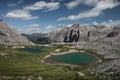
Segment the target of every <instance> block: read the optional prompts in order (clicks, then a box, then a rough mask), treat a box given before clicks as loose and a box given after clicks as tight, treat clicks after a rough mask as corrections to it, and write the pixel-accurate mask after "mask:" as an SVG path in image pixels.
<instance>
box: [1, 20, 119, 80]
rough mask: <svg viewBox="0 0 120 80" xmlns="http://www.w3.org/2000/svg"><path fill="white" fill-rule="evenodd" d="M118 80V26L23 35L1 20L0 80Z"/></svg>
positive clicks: (65, 29) (76, 25)
mask: <svg viewBox="0 0 120 80" xmlns="http://www.w3.org/2000/svg"><path fill="white" fill-rule="evenodd" d="M119 79H120V27H119V26H118V27H108V26H104V25H99V26H87V25H82V24H74V25H72V26H70V27H64V28H62V29H61V30H55V31H52V32H50V33H48V34H42V33H37V34H22V35H21V34H20V33H19V32H18V31H17V30H16V29H14V28H12V27H10V26H9V25H8V24H7V23H5V22H4V21H0V80H119Z"/></svg>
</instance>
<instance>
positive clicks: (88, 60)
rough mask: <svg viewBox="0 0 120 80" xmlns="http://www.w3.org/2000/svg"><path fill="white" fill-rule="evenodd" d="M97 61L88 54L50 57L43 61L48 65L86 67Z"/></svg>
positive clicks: (75, 53) (80, 53)
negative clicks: (63, 64) (61, 64)
mask: <svg viewBox="0 0 120 80" xmlns="http://www.w3.org/2000/svg"><path fill="white" fill-rule="evenodd" d="M97 61H98V57H97V56H95V55H93V54H91V53H88V52H73V53H68V54H63V55H52V56H50V57H48V58H46V59H45V62H48V63H66V64H74V65H80V66H86V65H89V64H93V63H95V62H97Z"/></svg>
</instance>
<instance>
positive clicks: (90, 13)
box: [57, 0, 120, 21]
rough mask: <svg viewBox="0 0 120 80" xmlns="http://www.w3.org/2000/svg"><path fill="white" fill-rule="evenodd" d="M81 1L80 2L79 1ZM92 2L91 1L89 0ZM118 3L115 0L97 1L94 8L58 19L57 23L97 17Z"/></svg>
mask: <svg viewBox="0 0 120 80" xmlns="http://www.w3.org/2000/svg"><path fill="white" fill-rule="evenodd" d="M80 1H81V0H80ZM86 1H87V0H86ZM91 1H92V0H91ZM119 4H120V3H119V2H118V1H116V0H101V1H99V2H98V3H97V4H96V6H95V7H93V8H92V9H90V10H87V11H85V12H82V13H79V14H78V15H70V16H68V17H62V18H59V19H58V20H57V21H62V20H79V19H85V18H90V17H97V16H99V15H100V14H102V12H103V11H104V10H106V9H111V8H114V7H116V6H118V5H119Z"/></svg>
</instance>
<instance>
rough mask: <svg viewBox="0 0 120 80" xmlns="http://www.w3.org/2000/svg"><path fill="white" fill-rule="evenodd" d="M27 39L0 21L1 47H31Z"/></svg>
mask: <svg viewBox="0 0 120 80" xmlns="http://www.w3.org/2000/svg"><path fill="white" fill-rule="evenodd" d="M31 44H32V43H31V42H30V41H28V40H27V38H26V37H24V36H21V34H20V33H19V32H18V31H17V30H16V29H15V28H13V27H11V26H10V25H8V24H7V23H5V22H4V21H2V20H0V45H31Z"/></svg>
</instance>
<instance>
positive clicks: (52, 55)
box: [41, 50, 102, 66]
mask: <svg viewBox="0 0 120 80" xmlns="http://www.w3.org/2000/svg"><path fill="white" fill-rule="evenodd" d="M74 52H81V53H82V52H86V51H83V50H81V51H78V50H70V51H68V52H62V53H50V54H49V55H47V56H45V57H43V59H42V60H41V62H42V63H45V64H51V65H69V66H84V65H77V64H70V63H64V62H57V61H51V60H49V59H48V58H49V57H54V56H59V55H65V54H69V53H74ZM83 54H84V53H83ZM89 54H92V55H93V56H94V57H95V58H96V59H97V60H96V61H94V62H93V63H89V64H88V65H85V66H89V65H94V64H97V63H101V62H102V60H101V59H100V58H99V57H98V56H97V55H95V54H93V53H89Z"/></svg>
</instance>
